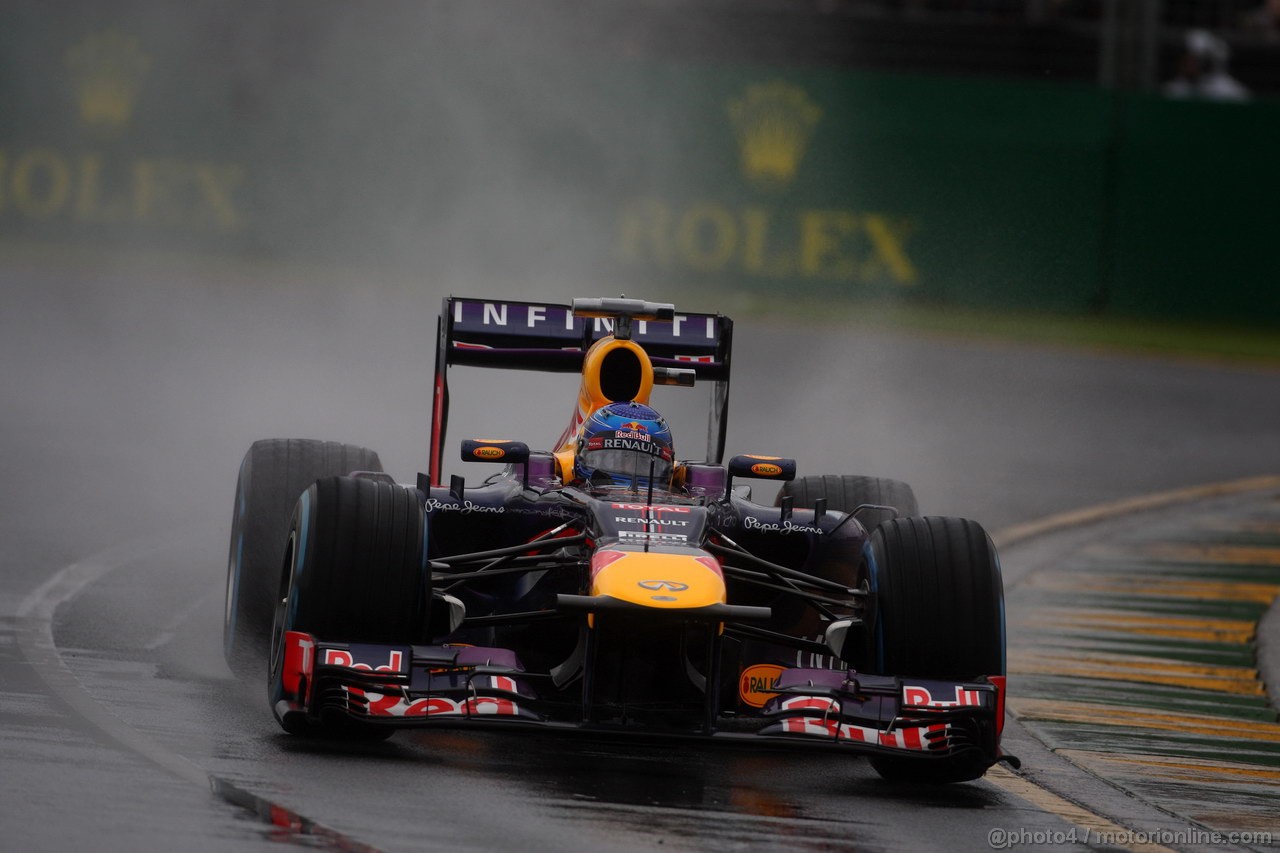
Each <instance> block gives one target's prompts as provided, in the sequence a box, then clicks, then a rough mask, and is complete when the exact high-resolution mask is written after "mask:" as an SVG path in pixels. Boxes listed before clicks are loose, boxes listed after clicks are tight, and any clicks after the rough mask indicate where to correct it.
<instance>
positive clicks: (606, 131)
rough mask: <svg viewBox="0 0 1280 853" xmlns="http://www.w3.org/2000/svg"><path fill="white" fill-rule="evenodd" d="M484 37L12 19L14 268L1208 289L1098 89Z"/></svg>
mask: <svg viewBox="0 0 1280 853" xmlns="http://www.w3.org/2000/svg"><path fill="white" fill-rule="evenodd" d="M486 8H488V7H487V4H483V3H480V4H473V3H460V2H416V3H409V2H398V0H385V2H380V3H378V4H363V3H353V2H336V0H328V1H327V2H326V0H316V2H305V3H303V2H292V0H285V1H284V2H275V3H261V2H253V3H249V2H236V0H223V2H218V3H212V2H192V3H185V4H181V6H179V7H175V6H174V5H173V4H165V3H158V2H151V0H148V1H147V2H143V0H119V2H113V3H105V4H104V3H90V2H72V1H71V0H68V2H63V3H59V4H57V5H56V6H54V5H52V4H47V3H37V2H33V0H15V2H14V3H10V4H6V10H4V11H3V12H0V18H2V19H3V24H4V26H3V27H0V62H2V63H3V65H2V67H0V70H2V72H3V76H2V77H0V116H2V117H3V121H2V122H0V248H2V247H3V245H4V244H8V245H13V244H20V243H22V242H37V243H40V244H42V245H54V246H66V247H69V248H72V249H75V250H81V251H83V250H89V251H100V250H117V249H120V248H128V249H142V250H150V249H159V250H164V251H178V252H191V253H197V254H213V255H216V256H227V257H231V258H234V259H237V260H243V261H249V262H254V261H259V260H265V261H271V262H276V263H281V262H283V263H301V264H313V265H350V266H351V267H353V268H360V269H362V270H366V271H370V272H372V273H374V274H375V275H376V274H377V272H378V271H379V270H383V271H386V272H387V273H388V274H397V275H399V274H403V273H405V272H409V273H411V274H420V275H422V276H423V277H439V276H446V275H452V276H457V275H460V274H462V275H468V276H473V277H474V278H475V279H476V280H486V281H493V280H513V281H514V280H520V281H536V280H538V279H540V278H547V277H555V278H559V279H562V280H571V281H581V282H583V283H584V285H585V284H590V285H591V286H592V287H594V288H596V289H599V288H600V287H602V286H603V287H606V288H608V289H622V288H634V287H642V286H645V285H648V284H652V283H653V282H661V283H663V284H664V285H672V286H686V287H715V288H733V289H737V290H746V291H749V292H759V293H773V294H780V295H786V294H790V293H797V292H806V293H811V294H814V295H826V296H848V297H856V298H874V299H896V298H913V299H922V300H928V301H936V302H944V303H950V304H967V305H999V306H1004V307H1027V308H1038V309H1049V310H1067V311H1085V310H1094V309H1097V308H1100V307H1105V306H1106V305H1107V304H1108V303H1111V304H1124V305H1126V308H1127V309H1132V310H1136V311H1137V312H1138V313H1142V312H1143V311H1147V310H1159V306H1160V305H1161V304H1163V302H1162V299H1163V297H1162V296H1161V295H1160V294H1161V293H1162V292H1163V290H1167V289H1173V290H1177V289H1179V288H1193V289H1194V288H1195V287H1199V286H1200V285H1201V283H1202V282H1199V281H1197V282H1190V281H1178V280H1177V272H1178V269H1179V268H1180V267H1179V266H1178V265H1174V266H1173V267H1172V268H1171V267H1170V265H1169V264H1167V263H1163V262H1160V263H1155V262H1154V261H1153V260H1152V259H1153V258H1155V259H1156V260H1158V259H1159V257H1158V256H1159V252H1160V248H1159V245H1156V246H1152V245H1151V244H1150V242H1149V238H1150V233H1149V232H1148V231H1144V230H1142V229H1134V228H1133V227H1132V220H1131V219H1129V218H1128V217H1126V218H1125V222H1121V223H1118V222H1117V216H1116V211H1117V208H1118V205H1120V204H1121V202H1123V205H1124V206H1125V207H1126V209H1127V208H1129V207H1134V206H1137V207H1141V205H1142V203H1143V199H1144V197H1145V194H1146V193H1148V192H1149V191H1150V190H1151V188H1150V187H1148V186H1147V184H1146V183H1144V181H1151V180H1155V181H1157V182H1158V176H1152V175H1149V174H1147V175H1145V176H1144V177H1143V179H1142V180H1138V181H1131V182H1125V180H1124V177H1125V175H1126V174H1127V173H1126V172H1125V171H1124V170H1125V165H1126V164H1125V159H1124V158H1125V157H1126V156H1128V152H1127V151H1126V149H1125V148H1124V146H1123V145H1121V144H1117V139H1116V136H1115V133H1116V129H1117V122H1116V112H1115V109H1114V102H1113V99H1112V98H1111V97H1110V96H1107V95H1104V94H1102V93H1100V92H1098V91H1096V90H1093V89H1091V88H1088V87H1073V86H1067V85H1050V84H1042V83H1037V82H1009V81H979V80H972V79H969V80H949V79H940V78H927V77H913V76H909V75H890V74H878V73H868V72H853V71H844V70H832V69H817V68H796V67H785V68H784V67H774V66H766V65H760V66H755V65H743V64H732V65H730V64H725V63H713V62H703V61H698V59H697V57H696V56H679V57H670V56H663V55H656V54H655V52H654V51H652V50H648V51H646V50H635V51H626V50H623V51H617V50H612V49H610V50H602V49H593V48H592V47H591V44H590V43H589V40H585V41H584V40H579V41H577V42H574V43H573V49H560V47H561V46H560V45H559V43H557V42H555V40H554V39H548V38H544V37H543V35H544V34H541V33H539V32H536V31H532V28H530V27H528V26H524V27H521V26H518V25H515V26H507V27H505V28H499V29H494V28H493V27H494V26H496V25H495V23H494V21H493V20H487V19H486V15H488V16H489V17H490V18H491V17H493V16H492V14H491V12H492V10H490V12H489V13H486V12H485V9H486ZM504 8H506V9H507V11H508V12H510V11H512V10H514V9H515V8H516V7H509V8H508V7H505V6H504ZM498 17H499V19H500V20H505V19H503V18H502V17H501V16H498ZM615 41H616V40H615ZM1266 116H1267V117H1268V119H1271V118H1274V116H1273V114H1272V113H1270V112H1268V113H1266ZM1245 130H1247V131H1248V132H1251V133H1252V132H1255V131H1256V128H1254V127H1252V126H1251V127H1249V128H1246V129H1245ZM1242 132H1244V131H1243V130H1242ZM1144 139H1145V141H1146V144H1148V145H1149V144H1158V142H1153V137H1150V136H1147V137H1144ZM1135 154H1137V155H1140V156H1142V157H1144V158H1148V159H1149V158H1150V156H1151V151H1150V150H1143V151H1141V152H1135ZM1238 168H1242V169H1243V168H1247V164H1245V165H1242V166H1240V167H1238ZM1138 174H1140V175H1141V174H1142V173H1141V172H1139V173H1138ZM1119 192H1123V193H1125V195H1124V196H1123V198H1121V197H1120V196H1118V195H1117V193H1119ZM1117 199H1120V200H1119V201H1118V200H1117ZM1122 226H1124V227H1122ZM1126 229H1127V230H1126ZM1172 233H1174V234H1175V235H1176V234H1178V232H1177V229H1176V227H1175V228H1174V230H1173V232H1172ZM1129 234H1133V235H1135V239H1141V240H1142V241H1143V242H1142V246H1141V251H1140V252H1136V253H1135V252H1130V251H1129V247H1128V246H1127V245H1126V244H1125V243H1124V242H1123V238H1125V237H1126V235H1129ZM1117 235H1118V236H1119V238H1120V239H1118V237H1117ZM1171 248H1176V249H1177V250H1179V251H1182V252H1186V251H1187V246H1186V245H1182V246H1179V247H1171ZM1254 250H1255V251H1258V249H1257V248H1255V249H1254ZM1153 264H1154V266H1153ZM1244 266H1247V263H1246V264H1244ZM1148 269H1158V270H1159V274H1160V275H1161V276H1163V277H1164V280H1162V281H1160V282H1153V281H1151V280H1149V279H1147V278H1145V277H1146V276H1147V271H1148ZM1117 270H1123V271H1124V272H1125V275H1126V279H1125V282H1123V283H1122V282H1120V281H1118V280H1117V279H1116V278H1115V275H1116V271H1117ZM1171 274H1172V276H1173V277H1172V279H1170V278H1169V276H1170V275H1171ZM1131 279H1132V280H1136V281H1139V282H1141V286H1142V288H1145V289H1143V290H1141V291H1139V292H1140V293H1141V294H1143V295H1141V296H1140V297H1137V298H1135V299H1132V300H1130V301H1129V302H1128V303H1126V302H1125V300H1124V299H1123V298H1117V296H1119V297H1123V296H1124V294H1122V293H1118V291H1119V289H1120V288H1121V286H1122V284H1123V286H1128V283H1129V282H1130V280H1131ZM1175 302H1176V300H1175ZM1135 303H1136V304H1135ZM1147 303H1151V304H1147ZM1170 304H1173V303H1170ZM1226 305H1227V308H1230V303H1229V302H1228V303H1226ZM1153 306H1154V307H1153ZM1179 310H1182V309H1181V308H1179ZM1225 313H1226V314H1229V313H1231V312H1230V311H1229V310H1228V311H1226V312H1225Z"/></svg>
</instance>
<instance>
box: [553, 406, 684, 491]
mask: <svg viewBox="0 0 1280 853" xmlns="http://www.w3.org/2000/svg"><path fill="white" fill-rule="evenodd" d="M674 460H675V450H674V448H673V447H672V444H671V429H670V427H668V426H667V420H666V418H664V417H662V415H660V414H658V413H657V412H655V411H654V410H653V409H651V408H649V407H648V406H646V405H644V404H643V403H610V404H609V405H607V406H602V407H601V408H599V409H597V410H596V411H595V413H594V414H592V415H591V417H589V418H587V422H586V423H585V424H583V426H582V432H581V434H580V435H579V437H578V446H577V450H576V453H575V455H574V461H573V471H574V478H575V479H576V480H578V481H580V482H583V483H585V484H588V485H591V486H594V487H609V486H622V487H627V488H632V487H634V488H641V489H647V488H649V486H650V483H651V482H652V486H653V488H655V489H669V488H670V487H671V474H672V471H673V469H674Z"/></svg>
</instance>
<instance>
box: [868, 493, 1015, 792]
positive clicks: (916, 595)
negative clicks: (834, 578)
mask: <svg viewBox="0 0 1280 853" xmlns="http://www.w3.org/2000/svg"><path fill="white" fill-rule="evenodd" d="M868 550H869V556H868V562H869V566H868V574H869V577H870V580H871V586H872V594H873V595H874V597H875V602H876V607H875V610H876V618H875V622H874V625H873V627H872V630H873V637H872V642H871V646H872V648H873V650H874V661H875V662H874V667H875V671H876V672H878V673H882V674H885V675H895V676H899V677H915V678H921V679H938V680H943V681H971V680H974V679H977V678H981V677H984V676H1003V675H1004V674H1005V626H1004V588H1003V585H1002V582H1001V578H1000V560H999V557H998V556H997V554H996V549H995V546H994V545H993V544H992V542H991V538H990V537H989V536H988V535H987V533H986V531H985V530H983V529H982V526H981V525H979V524H978V523H977V522H974V521H969V520H967V519H961V518H939V517H929V518H897V519H893V520H891V521H886V522H885V523H883V524H881V525H880V526H879V527H877V528H876V529H875V530H874V531H872V534H871V539H870V542H869V549H868ZM957 738H960V739H959V740H957V741H956V742H955V751H954V752H953V753H952V754H951V755H949V756H948V757H946V758H921V759H914V758H898V757H894V756H885V757H879V756H877V757H875V758H872V759H871V766H872V767H874V768H875V769H876V771H877V772H878V773H879V774H880V775H881V776H883V777H885V778H886V779H891V780H897V781H910V782H927V783H943V782H962V781H966V780H969V779H976V778H978V777H979V776H981V775H982V774H983V773H984V772H986V769H987V767H989V766H990V763H991V760H992V758H993V753H994V751H995V741H996V732H995V727H994V726H992V727H991V729H990V730H979V731H973V732H964V733H963V736H962V737H961V734H960V733H957Z"/></svg>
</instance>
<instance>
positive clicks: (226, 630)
mask: <svg viewBox="0 0 1280 853" xmlns="http://www.w3.org/2000/svg"><path fill="white" fill-rule="evenodd" d="M381 470H382V462H381V461H380V460H379V459H378V454H376V453H374V452H373V451H372V450H368V449H366V448H364V447H356V446H354V445H350V444H339V443H337V442H333V441H314V440H310V439H293V438H291V439H267V440H264V441H257V442H254V444H253V446H252V447H250V448H249V452H248V453H246V454H245V457H244V460H243V461H242V462H241V463H240V476H239V479H238V481H237V482H236V503H235V511H234V514H233V516H232V522H231V550H230V555H229V557H228V559H227V597H226V610H225V611H224V619H223V654H224V655H225V656H226V659H227V664H228V665H229V666H230V667H231V670H232V672H234V673H235V674H236V675H238V676H240V677H241V678H243V679H245V680H255V681H256V680H259V679H261V678H262V673H263V671H264V670H265V664H266V661H267V656H268V653H269V651H270V648H271V619H272V613H273V611H274V609H275V595H276V587H277V585H278V583H279V579H280V561H281V559H283V556H284V548H285V541H286V540H287V538H288V535H289V517H290V514H291V513H292V512H293V508H294V504H295V503H296V502H297V500H298V495H300V494H302V492H303V490H304V489H306V488H307V487H308V486H310V485H311V484H312V483H314V482H315V481H316V480H318V479H320V478H321V477H328V476H333V475H335V474H349V473H351V472H353V471H381Z"/></svg>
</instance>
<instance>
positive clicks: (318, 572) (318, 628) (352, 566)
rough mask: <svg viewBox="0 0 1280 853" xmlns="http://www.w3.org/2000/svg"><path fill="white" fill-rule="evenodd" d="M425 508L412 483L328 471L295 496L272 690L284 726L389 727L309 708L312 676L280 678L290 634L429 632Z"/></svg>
mask: <svg viewBox="0 0 1280 853" xmlns="http://www.w3.org/2000/svg"><path fill="white" fill-rule="evenodd" d="M425 524H426V521H425V516H424V514H423V510H422V506H421V504H420V503H419V502H418V493H417V491H416V490H414V489H410V488H406V487H404V486H399V485H395V484H393V483H388V482H381V481H376V480H372V479H368V478H363V477H326V478H324V479H321V480H318V481H317V482H315V483H314V484H312V486H311V487H310V488H308V489H307V490H306V491H305V492H303V493H302V496H301V497H300V498H298V502H297V506H296V507H295V510H294V514H293V520H292V523H291V525H290V531H289V536H288V538H287V544H286V547H285V554H284V557H283V568H282V569H281V570H280V572H279V574H278V576H277V577H278V581H277V582H278V587H277V589H278V592H277V594H276V595H275V600H276V607H275V613H274V619H273V623H274V624H273V627H272V649H271V672H270V676H269V679H268V691H269V695H270V702H271V707H272V711H273V712H274V713H275V715H276V719H277V720H279V722H280V724H281V726H282V727H283V728H284V729H285V731H288V732H291V733H295V734H321V735H339V736H357V737H365V736H371V737H385V736H386V735H389V734H390V733H391V729H390V728H386V727H382V726H375V725H371V724H367V723H362V722H361V721H359V720H351V719H350V718H348V717H347V716H346V715H345V714H343V713H338V714H336V715H333V716H330V717H325V718H322V717H318V716H316V715H312V716H311V717H308V716H306V715H305V714H304V713H303V712H302V711H301V710H300V709H301V705H302V702H301V700H302V698H303V697H302V696H300V695H298V694H300V693H302V694H305V693H306V691H307V689H308V685H305V684H302V685H298V686H295V687H294V688H292V691H291V689H290V688H289V687H287V686H286V685H285V684H284V680H283V678H282V674H283V669H284V653H285V634H286V632H290V631H294V632H299V633H303V634H309V635H311V636H312V637H313V638H315V639H316V640H320V641H324V640H328V641H332V642H341V643H387V644H409V643H413V642H416V641H418V640H419V639H421V637H422V636H423V634H424V628H425V625H424V623H425V620H426V613H427V608H426V602H427V601H428V600H429V599H430V596H431V576H430V571H429V569H428V565H427V564H426V561H425V558H424V551H423V548H424V541H423V539H424V530H425Z"/></svg>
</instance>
